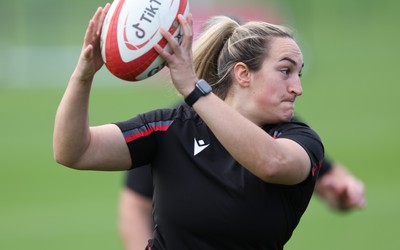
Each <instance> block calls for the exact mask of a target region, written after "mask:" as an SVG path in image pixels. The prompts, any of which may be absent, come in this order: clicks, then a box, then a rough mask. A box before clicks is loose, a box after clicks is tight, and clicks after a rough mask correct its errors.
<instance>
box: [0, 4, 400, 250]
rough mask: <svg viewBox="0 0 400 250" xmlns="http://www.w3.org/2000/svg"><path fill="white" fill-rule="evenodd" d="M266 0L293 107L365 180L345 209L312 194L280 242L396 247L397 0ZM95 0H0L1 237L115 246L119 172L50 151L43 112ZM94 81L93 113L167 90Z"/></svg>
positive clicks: (140, 107) (150, 101)
mask: <svg viewBox="0 0 400 250" xmlns="http://www.w3.org/2000/svg"><path fill="white" fill-rule="evenodd" d="M192 2H194V1H192ZM236 2H240V1H236ZM265 3H268V6H273V7H274V8H276V9H277V10H279V11H280V12H281V13H282V15H283V16H284V18H285V20H287V24H289V25H290V26H292V27H293V28H294V29H295V31H296V33H297V35H298V39H299V43H300V45H301V47H302V49H303V52H304V57H305V65H306V67H305V69H304V76H303V88H304V95H303V96H302V97H301V98H299V99H298V100H299V101H298V103H297V111H298V113H300V114H301V116H302V117H303V118H304V119H306V120H307V121H308V122H309V123H310V125H311V126H312V127H313V128H314V129H315V130H317V131H318V133H319V134H320V135H321V137H322V138H323V140H324V142H325V146H326V150H327V152H328V154H329V155H330V156H331V157H332V158H334V159H337V160H339V161H341V162H342V163H344V164H345V165H347V166H348V167H349V168H350V170H351V171H352V172H353V173H354V174H355V175H357V176H358V177H359V178H360V179H362V180H363V181H364V183H365V185H366V190H367V198H368V205H367V207H366V208H365V209H363V210H360V211H354V212H351V213H348V214H340V213H337V212H334V211H331V210H330V209H329V208H327V207H326V205H325V204H323V203H322V202H321V201H320V200H318V198H314V199H313V200H312V202H311V204H310V206H309V209H308V210H307V212H306V214H305V215H304V217H303V219H302V221H301V223H300V226H299V227H298V228H297V229H296V231H295V232H294V235H293V237H292V239H291V240H290V241H289V243H288V244H287V247H286V249H288V250H295V249H296V250H299V249H300V250H301V249H304V250H312V249H326V250H337V249H341V250H345V249H349V250H354V249H363V250H376V249H386V250H397V249H400V239H399V237H398V234H399V233H400V229H399V225H400V212H399V211H400V200H399V194H398V193H399V191H400V183H399V180H400V177H399V175H400V170H399V169H400V168H399V160H398V156H399V155H398V152H399V150H400V133H399V128H400V126H399V123H400V118H399V113H400V112H399V108H400V103H399V98H398V94H399V92H400V81H399V66H400V63H399V55H400V53H399V47H398V46H399V44H400V32H399V26H400V19H399V18H398V10H399V9H400V3H399V2H398V1H395V0H382V1H371V0H366V1H356V0H336V1H326V0H302V1H297V0H281V1H275V2H272V1H268V2H267V1H265ZM102 4H104V1H100V0H97V1H96V0H91V1H78V0H68V1H66V0H58V1H49V0H14V1H8V2H5V1H2V2H1V6H2V7H1V8H0V32H1V33H0V34H1V36H0V119H1V120H0V159H1V161H0V164H1V166H0V249H8V250H9V249H10V250H11V249H12V250H14V249H15V250H17V249H18V250H20V249H46V250H47V249H58V250H63V249H98V250H101V249H122V244H121V242H120V239H119V236H118V231H117V215H118V205H117V203H118V198H119V190H120V187H121V185H122V177H123V173H122V172H113V173H105V172H90V171H87V172H82V171H81V172H80V171H75V170H71V169H68V168H64V167H62V166H59V165H57V164H56V163H55V162H54V160H53V157H52V130H53V121H54V114H55V112H56V108H57V105H58V102H59V101H60V99H61V97H62V94H63V91H64V89H65V86H66V83H67V82H68V78H69V75H70V73H71V72H72V70H73V68H74V63H75V62H76V59H77V57H78V55H79V50H80V46H81V41H82V36H83V33H84V31H85V29H86V24H87V21H88V19H89V17H90V16H91V15H92V13H93V11H94V9H95V7H96V6H98V5H102ZM96 81H97V82H98V84H96V85H95V86H94V88H93V92H92V99H91V122H92V124H93V125H95V124H101V123H106V122H113V121H117V120H122V119H126V118H129V117H131V116H134V115H136V114H138V113H140V112H144V111H146V110H149V109H154V108H158V107H163V106H167V105H170V104H171V103H173V102H174V101H176V100H177V96H176V94H175V92H174V90H173V89H172V88H171V87H170V85H169V84H168V80H166V79H162V78H161V77H155V78H153V79H149V80H146V81H144V82H142V83H136V84H129V83H126V82H122V81H119V80H118V79H116V78H114V77H112V76H110V74H109V73H108V72H107V71H106V70H105V69H103V70H102V72H101V73H100V74H99V76H98V77H97V78H96ZM155 82H162V84H157V83H155Z"/></svg>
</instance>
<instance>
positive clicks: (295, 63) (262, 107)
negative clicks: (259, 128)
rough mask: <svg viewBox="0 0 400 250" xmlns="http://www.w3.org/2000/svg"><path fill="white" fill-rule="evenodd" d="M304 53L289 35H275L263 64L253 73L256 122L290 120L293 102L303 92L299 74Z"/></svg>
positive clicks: (252, 89)
mask: <svg viewBox="0 0 400 250" xmlns="http://www.w3.org/2000/svg"><path fill="white" fill-rule="evenodd" d="M303 66H304V63H303V55H302V53H301V51H300V48H299V47H298V45H297V44H296V42H295V41H294V40H293V39H291V38H275V39H274V40H273V41H272V43H271V44H270V48H269V51H268V57H267V58H266V59H265V60H264V63H263V65H262V68H261V69H260V70H259V71H257V72H255V73H253V75H252V84H251V94H252V97H253V98H254V99H253V101H254V102H255V105H256V106H257V108H256V109H257V112H256V116H257V117H258V118H259V119H260V120H259V121H256V122H257V123H259V124H265V123H276V122H282V121H288V120H290V119H291V118H292V117H293V115H294V102H295V99H296V97H297V96H300V95H301V94H302V93H303V89H302V87H301V82H300V76H301V70H302V68H303Z"/></svg>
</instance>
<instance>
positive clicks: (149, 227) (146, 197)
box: [119, 166, 153, 250]
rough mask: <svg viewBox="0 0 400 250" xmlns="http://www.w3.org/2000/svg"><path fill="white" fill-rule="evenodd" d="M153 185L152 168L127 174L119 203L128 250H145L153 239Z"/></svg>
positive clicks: (125, 245)
mask: <svg viewBox="0 0 400 250" xmlns="http://www.w3.org/2000/svg"><path fill="white" fill-rule="evenodd" d="M152 183H153V180H152V176H151V168H150V166H143V167H139V168H134V169H132V170H130V171H128V172H127V173H126V176H125V182H124V187H123V189H122V191H121V197H120V201H119V230H120V235H121V238H122V241H123V244H124V247H125V249H126V250H143V249H144V247H145V246H146V245H147V242H148V240H149V239H151V238H152V232H153V217H152V197H153V184H152Z"/></svg>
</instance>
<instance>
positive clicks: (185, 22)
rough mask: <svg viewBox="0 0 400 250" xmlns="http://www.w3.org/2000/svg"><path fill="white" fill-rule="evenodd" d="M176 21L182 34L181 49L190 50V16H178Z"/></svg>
mask: <svg viewBox="0 0 400 250" xmlns="http://www.w3.org/2000/svg"><path fill="white" fill-rule="evenodd" d="M178 20H179V23H180V25H181V29H182V32H183V40H182V47H184V48H188V47H189V48H191V46H192V42H193V19H192V14H190V13H189V14H188V16H187V17H186V18H185V17H183V15H178Z"/></svg>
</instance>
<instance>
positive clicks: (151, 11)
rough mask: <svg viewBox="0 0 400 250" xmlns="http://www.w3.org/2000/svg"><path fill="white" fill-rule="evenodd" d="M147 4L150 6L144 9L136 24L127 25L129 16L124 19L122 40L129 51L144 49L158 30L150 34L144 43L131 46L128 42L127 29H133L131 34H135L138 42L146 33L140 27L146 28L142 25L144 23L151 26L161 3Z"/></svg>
mask: <svg viewBox="0 0 400 250" xmlns="http://www.w3.org/2000/svg"><path fill="white" fill-rule="evenodd" d="M149 4H150V5H149V6H148V7H146V8H145V9H144V11H143V13H142V15H141V16H140V17H139V22H138V23H135V24H132V25H129V24H128V19H129V15H128V16H127V17H126V19H125V23H124V40H125V44H126V47H127V48H128V49H130V50H137V49H140V48H142V47H144V46H145V45H146V44H148V43H149V42H150V40H151V39H152V38H153V37H154V36H155V34H156V33H157V31H158V30H156V31H155V33H154V34H152V35H151V36H150V37H149V38H148V39H147V40H146V41H144V42H143V43H141V44H138V45H136V44H132V42H131V41H129V38H128V31H127V27H131V28H133V30H134V31H133V34H135V37H136V38H138V39H139V40H140V39H143V38H145V37H146V31H145V29H144V28H142V27H143V26H146V24H144V23H150V24H151V23H152V22H153V20H154V19H155V17H156V16H157V14H158V12H159V9H160V6H161V4H162V3H161V2H159V1H157V0H150V1H149Z"/></svg>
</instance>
